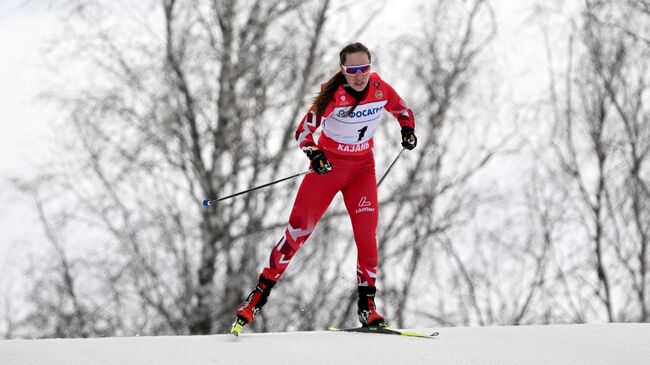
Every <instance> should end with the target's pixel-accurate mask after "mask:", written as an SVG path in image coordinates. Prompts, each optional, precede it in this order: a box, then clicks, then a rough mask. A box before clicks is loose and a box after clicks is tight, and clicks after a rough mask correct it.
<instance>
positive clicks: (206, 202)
mask: <svg viewBox="0 0 650 365" xmlns="http://www.w3.org/2000/svg"><path fill="white" fill-rule="evenodd" d="M312 171H314V170H307V171H303V172H301V173H299V174H295V175H291V176H287V177H285V178H282V179H280V180H275V181H272V182H270V183H267V184H264V185H260V186H256V187H254V188H251V189H248V190H244V191H240V192H238V193H235V194H232V195H228V196H224V197H223V198H218V199H205V200H203V206H204V207H209V206H211V205H214V204H216V203H217V202H219V201H222V200H226V199H230V198H233V197H236V196H237V195H242V194H246V193H250V192H251V191H253V190H257V189H262V188H265V187H267V186H271V185H273V184H277V183H279V182H283V181H285V180H289V179H293V178H295V177H298V176H302V175H307V174H308V173H310V172H312Z"/></svg>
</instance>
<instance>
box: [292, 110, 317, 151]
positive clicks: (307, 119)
mask: <svg viewBox="0 0 650 365" xmlns="http://www.w3.org/2000/svg"><path fill="white" fill-rule="evenodd" d="M320 122H321V121H320V118H318V117H316V113H314V111H313V110H312V109H311V108H310V109H309V111H308V112H307V114H305V116H304V117H303V118H302V120H301V121H300V123H298V128H297V129H296V141H298V145H299V146H300V148H305V147H309V146H316V142H314V136H313V135H312V134H313V133H314V132H315V131H316V129H318V127H319V126H320Z"/></svg>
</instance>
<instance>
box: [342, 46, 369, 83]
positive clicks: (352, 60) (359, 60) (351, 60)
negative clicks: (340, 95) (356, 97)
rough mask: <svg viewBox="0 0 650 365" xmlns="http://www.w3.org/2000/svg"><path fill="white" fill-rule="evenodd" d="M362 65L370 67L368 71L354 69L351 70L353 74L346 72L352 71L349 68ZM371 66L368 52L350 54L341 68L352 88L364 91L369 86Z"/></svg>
mask: <svg viewBox="0 0 650 365" xmlns="http://www.w3.org/2000/svg"><path fill="white" fill-rule="evenodd" d="M362 65H368V67H367V69H363V70H359V71H356V70H354V69H352V70H351V71H352V72H350V73H348V72H346V71H350V69H348V68H347V67H349V66H362ZM369 65H370V59H369V58H368V55H367V54H366V52H355V53H348V54H347V55H346V56H345V62H344V63H343V65H342V66H341V71H342V72H343V75H345V79H346V80H347V82H348V84H349V85H350V87H352V88H353V89H354V90H357V91H362V90H363V89H365V88H366V85H368V79H370V67H369ZM354 71H356V72H354ZM364 72H365V73H364Z"/></svg>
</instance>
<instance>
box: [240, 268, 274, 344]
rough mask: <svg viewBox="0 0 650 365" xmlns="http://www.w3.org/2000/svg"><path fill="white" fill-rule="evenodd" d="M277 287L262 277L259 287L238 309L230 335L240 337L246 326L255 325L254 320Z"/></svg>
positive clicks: (271, 281) (256, 287)
mask: <svg viewBox="0 0 650 365" xmlns="http://www.w3.org/2000/svg"><path fill="white" fill-rule="evenodd" d="M274 285H275V281H273V280H270V279H267V278H265V277H264V276H262V275H260V278H259V281H258V282H257V286H255V290H253V291H252V292H251V293H250V294H248V297H247V298H246V300H245V301H244V303H243V304H242V305H241V306H240V307H239V308H238V309H237V312H236V314H237V320H235V323H233V324H232V328H231V329H230V333H231V334H233V335H235V336H239V333H240V332H241V331H242V329H243V328H244V326H245V325H247V324H250V323H253V319H254V318H255V316H256V315H257V313H258V312H259V311H260V309H262V306H264V304H266V300H267V299H268V297H269V295H270V294H271V289H273V286H274Z"/></svg>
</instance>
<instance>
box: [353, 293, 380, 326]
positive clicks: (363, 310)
mask: <svg viewBox="0 0 650 365" xmlns="http://www.w3.org/2000/svg"><path fill="white" fill-rule="evenodd" d="M376 292H377V288H376V287H374V286H360V287H359V303H358V304H359V309H358V310H357V314H358V315H359V322H361V325H363V327H375V326H376V327H386V324H385V323H384V317H383V316H382V315H381V314H379V313H377V308H376V306H375V293H376Z"/></svg>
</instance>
